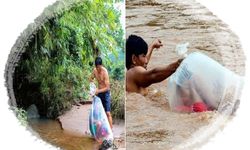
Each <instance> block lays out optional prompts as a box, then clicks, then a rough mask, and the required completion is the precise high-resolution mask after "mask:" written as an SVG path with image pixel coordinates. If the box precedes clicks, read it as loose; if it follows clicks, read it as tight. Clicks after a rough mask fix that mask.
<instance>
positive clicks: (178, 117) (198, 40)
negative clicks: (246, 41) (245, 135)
mask: <svg viewBox="0 0 250 150" xmlns="http://www.w3.org/2000/svg"><path fill="white" fill-rule="evenodd" d="M125 52H126V59H125V61H126V119H125V120H126V148H127V149H129V150H145V149H150V150H151V149H162V150H175V149H178V150H179V149H183V150H184V149H185V150H186V149H194V148H197V147H199V146H202V145H203V144H204V143H206V142H207V141H208V139H209V138H210V137H212V136H214V135H215V134H216V132H218V131H219V130H221V129H223V128H224V127H225V126H226V124H227V123H228V122H230V121H231V120H232V119H233V118H234V117H235V116H236V115H237V114H236V111H237V109H238V107H240V99H241V91H242V89H243V85H244V75H245V60H246V58H245V55H244V52H243V50H242V47H241V43H240V40H239V38H238V37H237V35H236V34H234V33H233V31H232V30H230V28H229V27H228V25H227V24H225V23H224V22H223V21H222V20H220V19H219V18H218V17H217V16H215V15H213V13H212V12H210V11H209V10H208V9H207V8H206V7H204V6H202V5H201V4H200V3H198V2H196V1H195V0H150V1H146V0H134V1H129V0H126V51H125Z"/></svg>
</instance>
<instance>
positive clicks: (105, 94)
mask: <svg viewBox="0 0 250 150" xmlns="http://www.w3.org/2000/svg"><path fill="white" fill-rule="evenodd" d="M93 78H95V79H96V80H97V82H98V88H97V89H96V93H95V95H97V96H98V97H99V98H100V99H101V101H102V105H103V107H104V110H105V112H106V115H107V117H108V121H109V124H110V127H111V129H112V116H111V113H110V110H111V96H110V85H109V75H108V71H107V69H106V68H105V67H104V66H103V65H102V59H101V57H96V59H95V68H94V70H93V74H92V77H91V80H92V79H93Z"/></svg>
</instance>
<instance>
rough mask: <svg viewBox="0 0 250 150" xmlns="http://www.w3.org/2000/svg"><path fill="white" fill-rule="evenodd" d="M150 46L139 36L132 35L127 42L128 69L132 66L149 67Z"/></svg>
mask: <svg viewBox="0 0 250 150" xmlns="http://www.w3.org/2000/svg"><path fill="white" fill-rule="evenodd" d="M147 52H148V44H147V43H146V42H145V41H144V40H143V39H142V38H141V37H139V36H136V35H130V36H129V37H128V39H127V41H126V68H127V69H130V68H131V66H132V65H135V66H143V67H146V65H147V58H146V55H147Z"/></svg>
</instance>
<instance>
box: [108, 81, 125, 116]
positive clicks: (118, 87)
mask: <svg viewBox="0 0 250 150" xmlns="http://www.w3.org/2000/svg"><path fill="white" fill-rule="evenodd" d="M111 112H112V116H113V117H114V118H118V119H124V116H125V95H124V80H120V81H119V80H111Z"/></svg>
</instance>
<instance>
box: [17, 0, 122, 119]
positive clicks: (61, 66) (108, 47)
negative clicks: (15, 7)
mask: <svg viewBox="0 0 250 150" xmlns="http://www.w3.org/2000/svg"><path fill="white" fill-rule="evenodd" d="M119 18H120V12H119V11H118V10H116V9H115V8H114V6H113V3H112V1H105V2H103V1H102V0H94V1H84V2H82V1H79V2H77V3H76V4H74V5H73V6H72V8H70V9H69V10H67V11H64V12H63V13H61V14H58V15H57V16H55V17H54V18H50V19H49V20H48V21H47V22H46V23H44V24H43V25H42V27H41V28H39V29H38V30H37V32H36V33H34V34H33V35H32V36H31V37H30V42H29V43H28V46H27V47H26V50H25V53H24V54H23V55H22V57H21V60H20V63H19V64H18V66H17V67H16V69H15V77H14V88H15V89H14V90H15V96H16V99H17V105H18V107H22V108H24V109H26V108H27V107H28V106H29V105H31V104H36V106H37V107H38V110H39V113H40V114H41V115H44V116H47V117H50V118H55V117H57V116H58V115H60V114H62V113H63V112H65V110H67V109H69V108H70V107H71V106H72V104H73V103H75V102H77V101H80V100H86V99H88V88H89V87H88V85H89V80H88V77H89V76H90V73H91V72H92V69H93V65H90V64H91V63H93V60H94V58H95V57H96V56H97V55H101V56H102V58H103V59H104V62H105V65H106V66H107V67H108V68H109V72H110V76H111V77H112V78H113V79H114V80H123V79H124V72H123V69H124V66H123V65H122V64H124V59H120V57H119V55H124V53H123V49H124V37H123V35H124V33H123V29H122V26H121V23H120V20H119ZM111 57H112V59H110V58H111ZM112 60H113V61H116V63H112ZM120 90H122V91H123V87H121V89H120ZM122 97H124V95H122ZM123 101H124V100H123Z"/></svg>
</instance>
